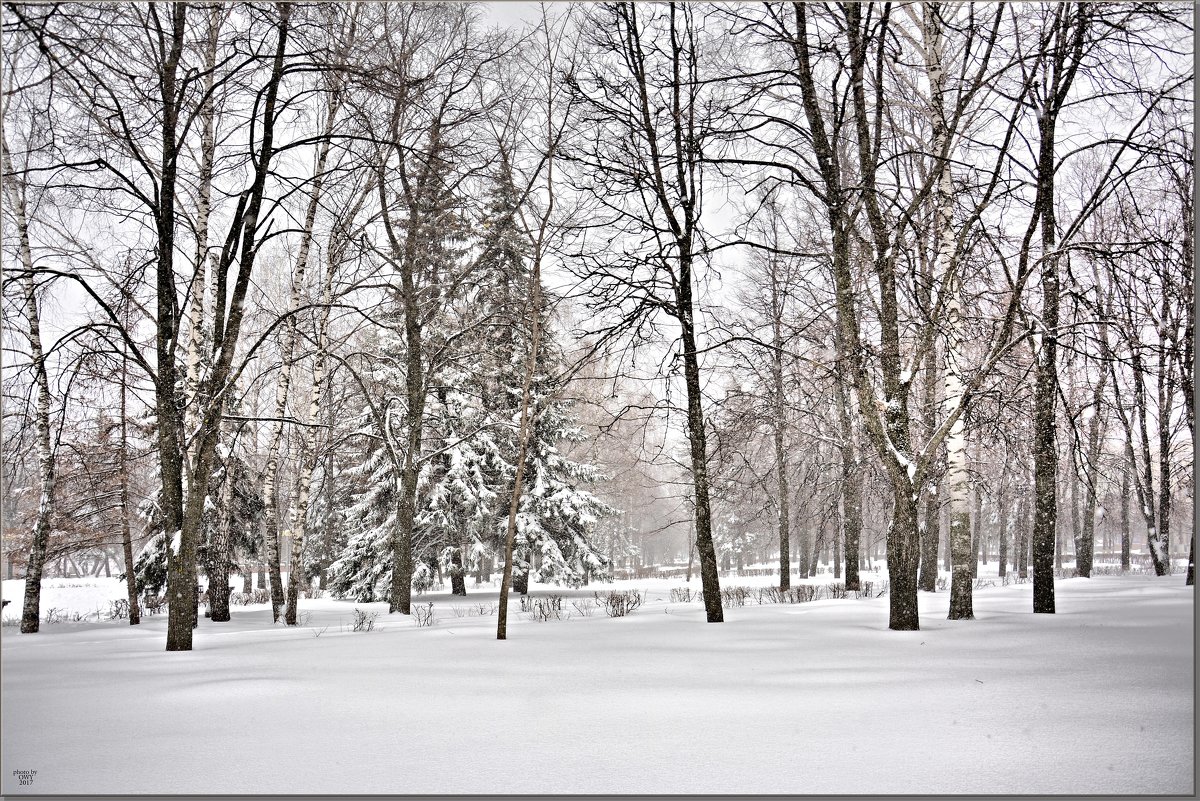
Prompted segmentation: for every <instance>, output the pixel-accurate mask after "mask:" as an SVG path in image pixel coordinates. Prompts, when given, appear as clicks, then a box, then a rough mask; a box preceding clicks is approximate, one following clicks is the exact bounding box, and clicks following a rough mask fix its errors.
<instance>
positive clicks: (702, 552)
mask: <svg viewBox="0 0 1200 801" xmlns="http://www.w3.org/2000/svg"><path fill="white" fill-rule="evenodd" d="M691 250H692V247H691V242H690V240H685V241H684V242H682V243H681V244H680V245H679V252H680V269H679V284H678V286H677V289H676V307H677V309H678V311H679V325H680V328H681V332H680V346H681V350H682V351H683V353H682V356H683V378H684V385H685V386H686V387H687V436H688V444H689V446H690V453H691V467H692V485H693V492H694V495H695V501H694V506H695V510H696V551H697V553H698V554H699V556H700V584H701V590H702V592H703V594H704V612H705V617H706V619H707V620H708V622H709V623H720V622H722V621H724V619H725V614H724V610H723V609H722V608H721V582H720V578H719V577H718V574H717V552H716V548H715V547H714V546H713V538H712V517H711V511H710V509H711V507H710V503H709V497H708V495H709V493H708V447H707V444H706V432H705V430H704V411H703V409H702V408H701V403H700V400H701V390H700V361H699V357H698V356H697V352H696V333H695V325H694V323H693V319H692V315H693V314H694V305H693V302H692V281H693V278H692V255H691Z"/></svg>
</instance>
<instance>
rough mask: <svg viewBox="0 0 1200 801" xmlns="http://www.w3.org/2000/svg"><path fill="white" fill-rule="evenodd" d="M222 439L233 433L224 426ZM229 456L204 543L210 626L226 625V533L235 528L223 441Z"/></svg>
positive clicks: (227, 558)
mask: <svg viewBox="0 0 1200 801" xmlns="http://www.w3.org/2000/svg"><path fill="white" fill-rule="evenodd" d="M225 428H226V436H227V437H229V436H230V435H231V434H232V433H233V432H232V431H230V430H229V428H230V426H228V425H226V426H225ZM227 444H228V445H229V448H230V457H229V458H227V459H226V461H225V480H224V481H222V482H221V492H220V498H221V503H220V504H219V505H218V508H219V509H220V514H221V519H220V521H218V523H217V525H216V526H215V532H214V536H213V537H212V538H211V539H210V540H209V543H208V564H207V565H206V566H205V573H207V574H208V617H209V619H210V620H212V621H213V622H214V623H227V622H229V541H230V533H231V532H232V530H233V526H234V525H235V515H234V485H233V481H234V478H233V472H232V461H233V459H232V449H233V445H234V443H233V440H232V438H231V437H230V439H228V440H227Z"/></svg>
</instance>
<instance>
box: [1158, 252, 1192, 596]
mask: <svg viewBox="0 0 1200 801" xmlns="http://www.w3.org/2000/svg"><path fill="white" fill-rule="evenodd" d="M1189 268H1190V265H1189ZM1168 280H1169V278H1167V276H1164V283H1165V282H1166V281H1168ZM1170 298H1171V293H1170V292H1167V291H1166V289H1165V287H1164V289H1163V294H1162V311H1161V314H1160V317H1161V320H1160V323H1159V324H1160V329H1159V342H1160V343H1161V344H1160V347H1159V351H1158V541H1159V543H1161V546H1162V552H1161V554H1159V555H1158V558H1156V559H1155V562H1154V570H1155V573H1156V575H1159V576H1161V575H1164V574H1166V573H1170V572H1171V556H1170V546H1171V407H1172V406H1173V405H1174V401H1175V370H1174V369H1172V368H1173V364H1172V356H1171V353H1170V348H1168V346H1167V343H1169V342H1170V341H1171V339H1172V337H1173V333H1172V332H1173V326H1172V316H1173V315H1172V313H1171V299H1170ZM1187 302H1189V303H1191V302H1194V299H1193V298H1191V297H1188V299H1187ZM1153 551H1154V548H1153V547H1151V552H1152V553H1153Z"/></svg>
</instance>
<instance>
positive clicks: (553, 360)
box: [2, 3, 1194, 650]
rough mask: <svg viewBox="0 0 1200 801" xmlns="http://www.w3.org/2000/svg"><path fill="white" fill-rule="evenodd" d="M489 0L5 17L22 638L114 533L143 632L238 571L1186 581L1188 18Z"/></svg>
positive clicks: (990, 8) (287, 585)
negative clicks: (493, 7) (769, 571)
mask: <svg viewBox="0 0 1200 801" xmlns="http://www.w3.org/2000/svg"><path fill="white" fill-rule="evenodd" d="M483 11H484V9H483V8H482V7H480V6H477V5H472V4H467V3H444V4H443V3H417V4H393V3H388V4H383V3H379V4H375V3H354V4H340V3H303V4H300V3H297V4H291V3H275V4H268V3H246V4H223V3H222V4H215V3H214V4H205V3H194V4H189V3H122V4H113V5H91V4H60V5H32V4H30V5H27V4H20V3H6V4H5V5H4V7H3V35H4V44H3V58H4V61H5V63H4V67H5V69H4V81H5V85H4V87H3V102H4V108H3V165H2V167H3V178H4V184H3V190H4V204H3V225H4V229H3V232H4V237H3V248H4V250H3V253H4V279H3V300H4V306H3V313H4V329H3V345H4V357H5V358H4V375H3V379H4V386H3V388H4V419H3V437H4V440H3V497H2V501H3V520H4V524H3V525H4V532H3V533H4V548H5V554H4V558H5V562H6V570H7V571H9V572H7V573H6V574H5V575H6V577H7V576H16V575H18V574H21V575H23V577H24V578H25V579H26V584H27V590H26V595H25V600H24V610H23V612H24V614H23V618H22V624H21V628H22V631H27V632H31V631H36V630H37V629H38V626H39V604H38V590H39V587H40V581H41V577H42V576H43V575H48V574H49V573H53V572H62V571H66V570H68V569H70V568H69V566H70V565H74V568H73V569H74V570H75V571H76V572H78V571H80V570H81V569H83V570H91V569H108V566H109V563H110V555H111V557H112V558H111V561H112V562H113V563H114V564H116V565H118V567H117V568H116V569H117V570H119V571H121V572H124V574H125V575H126V579H127V583H128V589H129V603H130V608H131V614H130V622H131V623H136V622H137V619H138V611H139V608H140V607H142V606H144V605H145V604H146V603H149V602H153V603H158V602H159V600H158V599H161V598H165V599H166V601H167V603H168V604H169V614H170V625H169V629H168V636H167V647H168V649H169V650H189V649H190V648H191V644H192V636H193V635H192V632H193V627H194V626H195V625H197V624H199V623H200V616H199V613H198V611H197V607H198V599H199V597H200V592H201V587H200V586H198V584H199V582H200V580H199V579H198V577H202V583H203V584H205V585H207V590H205V597H206V602H207V607H208V615H209V617H210V619H211V621H212V622H213V623H214V624H215V623H219V622H221V621H223V620H228V619H229V616H230V609H229V606H230V604H229V576H230V574H231V573H241V574H242V575H243V576H245V577H247V580H248V578H249V576H250V574H251V573H252V572H257V573H259V574H260V575H262V574H265V578H266V584H267V587H268V589H269V594H270V603H271V604H272V607H273V609H274V613H275V616H276V618H277V619H282V620H284V621H285V622H287V623H290V624H294V623H295V622H296V619H297V609H298V606H299V602H300V600H301V598H302V596H303V593H304V592H305V591H308V590H309V588H310V587H311V586H313V584H319V585H321V586H325V587H328V588H329V589H330V590H331V591H332V592H334V593H335V594H338V595H339V596H343V597H348V598H353V599H355V600H387V601H388V603H389V607H390V608H391V609H392V610H393V611H394V612H398V613H402V614H408V613H410V612H411V608H412V594H413V592H414V590H415V591H417V592H420V591H421V590H423V589H428V588H429V587H430V586H432V585H433V584H434V582H437V581H441V580H443V579H445V580H448V581H449V583H450V584H451V586H452V588H453V591H454V592H455V593H458V594H465V593H469V592H470V586H471V585H472V584H473V583H478V582H482V581H485V580H488V579H489V578H491V577H493V576H494V575H496V574H499V575H501V576H503V582H502V584H503V586H504V588H505V589H502V598H503V597H505V595H506V593H507V587H509V586H511V587H512V588H513V589H514V591H516V592H524V591H525V589H526V587H527V584H528V581H529V580H530V577H531V576H532V577H534V578H535V579H536V580H539V581H550V582H554V581H557V582H562V583H564V584H568V585H571V586H579V585H581V584H584V583H588V582H591V581H598V580H603V579H605V578H607V577H610V576H612V575H613V574H614V571H622V570H623V571H636V570H639V569H643V570H644V569H648V568H649V566H651V565H655V564H658V565H662V564H666V563H672V564H673V563H675V562H676V561H677V560H678V561H679V562H681V563H682V562H683V561H684V560H686V562H687V565H688V567H687V570H688V573H689V575H690V574H691V572H692V571H693V569H694V571H695V573H696V574H697V575H699V576H700V578H701V582H702V588H703V597H704V604H705V611H706V616H707V619H708V620H709V621H712V622H717V621H720V620H721V619H722V617H723V614H722V605H721V594H720V573H721V572H722V570H732V569H736V568H742V567H744V566H745V565H748V564H752V563H761V562H766V561H772V562H774V563H775V564H776V565H777V566H778V568H777V569H778V571H779V583H780V589H781V590H786V589H788V588H789V586H790V583H791V581H792V576H793V575H797V576H799V577H804V576H807V575H810V574H811V573H813V572H814V571H815V570H816V569H817V563H818V561H820V560H822V559H824V560H825V561H826V562H831V563H832V565H833V567H834V569H835V570H836V571H837V572H838V574H839V577H841V575H842V574H844V583H845V586H846V588H847V589H857V586H858V582H859V579H858V571H859V569H860V566H865V565H866V560H867V559H880V558H882V559H884V560H885V562H886V569H887V573H888V578H889V585H890V586H889V625H890V627H891V628H894V629H915V628H918V626H919V621H918V619H917V604H916V598H917V593H918V592H919V591H938V590H939V589H947V590H948V591H949V592H950V595H951V604H950V616H951V617H952V618H959V619H962V618H970V617H971V616H972V615H973V612H972V602H971V601H972V571H973V570H975V568H976V565H977V564H979V563H980V562H981V561H982V562H986V561H987V560H996V561H998V562H999V564H1000V565H1001V566H1002V567H1001V570H1002V571H1006V570H1008V569H1010V566H1011V569H1012V570H1013V571H1014V572H1016V573H1017V574H1018V575H1020V576H1022V577H1024V576H1032V580H1033V584H1034V588H1033V589H1034V592H1033V603H1034V610H1035V611H1039V612H1053V611H1054V578H1055V574H1056V570H1057V571H1059V574H1060V575H1061V571H1062V570H1063V569H1064V566H1065V565H1069V566H1070V571H1071V572H1072V573H1074V574H1077V575H1082V576H1088V575H1090V574H1091V573H1092V572H1093V571H1095V570H1100V569H1108V568H1109V567H1111V569H1116V570H1122V569H1130V568H1131V567H1132V566H1133V565H1134V564H1135V563H1137V562H1145V563H1146V564H1147V567H1148V568H1149V569H1151V570H1153V571H1154V572H1155V573H1156V574H1158V575H1164V574H1167V573H1170V572H1171V570H1172V559H1173V558H1179V557H1182V556H1184V555H1185V554H1187V558H1188V563H1189V570H1188V577H1187V581H1188V582H1189V583H1190V582H1191V580H1192V579H1191V569H1190V563H1191V551H1192V539H1193V537H1192V530H1191V526H1192V523H1191V521H1192V511H1193V510H1192V504H1193V486H1194V479H1193V451H1192V447H1191V443H1192V439H1193V431H1194V414H1193V410H1194V405H1193V398H1192V387H1193V383H1192V382H1193V370H1192V367H1193V361H1194V353H1193V335H1194V295H1193V259H1194V253H1193V239H1192V234H1193V232H1192V220H1193V207H1192V198H1193V195H1192V191H1193V173H1192V165H1193V158H1194V157H1193V145H1192V115H1193V110H1192V80H1193V78H1192V8H1191V6H1190V5H1187V4H1171V3H1140V4H1133V3H1104V4H1092V3H1045V4H1038V3H1013V4H993V3H978V4H950V3H944V4H943V3H919V4H900V3H868V4H856V3H850V4H829V5H825V4H820V5H818V4H807V3H764V4H758V5H751V4H745V5H724V4H720V5H718V4H683V3H661V4H622V3H605V4H600V3H596V4H592V3H579V4H572V5H567V4H547V5H545V6H544V7H543V16H542V21H541V23H540V24H538V25H534V26H532V27H531V28H530V29H528V30H525V31H514V30H509V29H502V28H495V27H491V26H489V25H488V24H487V23H486V17H485V14H484V13H483ZM685 529H686V531H687V534H686V535H681V534H679V532H682V531H683V530H685ZM656 532H669V533H675V537H674V539H675V541H677V542H680V543H684V546H683V547H682V548H661V547H658V545H657V544H656V543H657V540H656V538H657V537H661V536H665V535H663V534H660V533H656ZM939 542H940V543H941V547H939ZM693 563H694V568H693ZM81 565H82V566H83V567H82V568H81ZM296 565H299V566H300V569H299V570H297V571H293V570H291V566H296ZM1106 566H1107V567H1106ZM939 569H941V570H942V571H944V572H949V574H950V580H949V583H948V586H946V587H939V586H938V584H939V582H938V577H939ZM292 572H297V573H300V574H301V575H303V576H304V578H305V580H302V581H291V580H286V581H285V580H284V576H285V575H288V576H290V575H291V573H292ZM1002 574H1003V573H1002ZM1181 580H1182V579H1181ZM244 589H245V590H249V589H250V588H249V587H248V586H247V587H245V588H244ZM171 601H174V603H171ZM505 608H506V607H505V606H504V605H503V604H502V609H505ZM202 625H207V623H204V624H202ZM500 626H501V634H503V620H501V623H500Z"/></svg>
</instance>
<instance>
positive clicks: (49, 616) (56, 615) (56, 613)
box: [44, 606, 66, 623]
mask: <svg viewBox="0 0 1200 801" xmlns="http://www.w3.org/2000/svg"><path fill="white" fill-rule="evenodd" d="M65 613H66V610H63V609H57V608H55V607H53V606H52V607H50V608H49V609H47V610H46V616H45V618H44V619H45V621H46V622H47V623H62V622H63V621H64V620H66V614H65Z"/></svg>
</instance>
